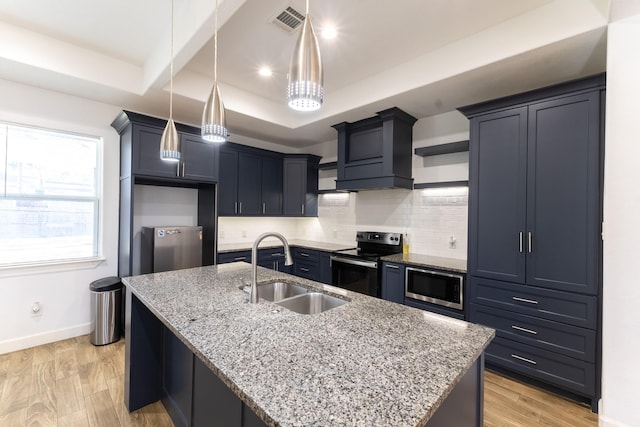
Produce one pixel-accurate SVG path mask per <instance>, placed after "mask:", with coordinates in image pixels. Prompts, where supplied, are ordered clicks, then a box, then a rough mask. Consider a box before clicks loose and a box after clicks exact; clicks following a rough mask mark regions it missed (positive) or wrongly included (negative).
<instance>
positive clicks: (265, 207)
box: [262, 203, 267, 215]
mask: <svg viewBox="0 0 640 427" xmlns="http://www.w3.org/2000/svg"><path fill="white" fill-rule="evenodd" d="M266 210H267V204H266V203H262V215H264V213H265V212H266Z"/></svg>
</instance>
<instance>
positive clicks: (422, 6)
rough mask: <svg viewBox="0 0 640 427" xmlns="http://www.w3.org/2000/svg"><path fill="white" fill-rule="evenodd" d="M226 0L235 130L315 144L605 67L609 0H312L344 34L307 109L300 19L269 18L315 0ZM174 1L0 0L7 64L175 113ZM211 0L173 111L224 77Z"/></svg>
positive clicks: (26, 77)
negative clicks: (317, 103) (295, 92)
mask: <svg viewBox="0 0 640 427" xmlns="http://www.w3.org/2000/svg"><path fill="white" fill-rule="evenodd" d="M616 1H618V0H616ZM620 1H621V2H622V3H624V2H625V1H626V0H620ZM219 3H220V5H219V18H218V27H219V33H218V47H219V51H218V74H219V80H220V90H221V95H222V98H223V100H224V102H225V105H226V108H227V120H228V125H229V129H230V132H231V134H232V136H231V139H232V140H233V135H234V134H235V135H238V134H241V135H244V136H248V137H254V138H259V139H263V140H266V141H271V142H275V143H279V144H283V145H288V146H292V147H304V146H307V145H311V144H315V143H319V142H324V141H328V140H332V139H335V131H334V130H333V129H332V128H331V125H332V124H335V123H339V122H342V121H355V120H359V119H362V118H365V117H369V116H371V115H373V114H375V112H377V111H380V110H383V109H386V108H389V107H392V106H398V107H400V108H402V109H404V110H405V111H407V112H409V113H410V114H413V115H414V116H416V117H418V118H423V117H427V116H431V115H435V114H439V113H443V112H448V111H452V110H454V109H455V108H456V107H459V106H463V105H467V104H470V103H475V102H480V101H484V100H488V99H491V98H495V97H498V96H504V95H508V94H512V93H517V92H521V91H524V90H529V89H533V88H536V87H541V86H546V85H549V84H553V83H559V82H561V81H565V80H569V79H574V78H578V77H582V76H586V75H590V74H594V73H597V72H602V71H604V70H605V68H606V26H607V22H608V19H609V10H610V4H609V3H610V0H518V1H513V0H482V1H478V0H386V1H382V0H322V1H320V0H313V1H311V2H310V8H311V10H310V13H311V19H312V22H313V25H314V27H315V29H316V32H317V33H320V31H321V29H322V28H323V27H324V26H325V25H326V24H327V23H329V22H332V23H334V24H335V25H336V27H337V29H338V37H337V38H336V39H334V40H324V39H320V49H321V54H322V59H323V62H324V73H325V104H324V105H323V107H322V108H321V109H320V110H319V111H316V112H312V113H299V112H295V111H293V110H290V109H288V108H287V107H286V100H285V91H286V74H287V71H288V66H289V60H290V56H291V53H292V51H293V46H294V44H295V41H296V38H297V36H298V31H295V32H293V33H287V32H285V31H283V30H281V29H280V28H278V27H277V26H275V25H274V24H273V23H271V21H272V19H273V18H274V17H275V16H276V15H277V14H278V13H279V12H280V11H281V10H283V9H284V8H286V7H287V6H289V5H291V6H293V7H294V8H296V9H297V10H299V11H304V7H305V6H304V1H303V0H290V1H288V0H219ZM170 10H171V2H170V0H110V1H109V2H90V1H86V0H56V1H55V2H52V1H25V0H2V1H1V2H0V78H3V79H7V80H14V81H17V82H21V83H26V84H30V85H34V86H38V87H43V88H48V89H52V90H56V91H60V92H65V93H70V94H74V95H78V96H82V97H86V98H90V99H94V100H98V101H101V102H106V103H111V104H114V105H117V106H119V107H122V108H125V109H131V110H134V111H139V112H142V113H146V114H150V115H155V116H160V117H166V116H167V115H168V102H169V101H168V82H169V63H170V54H169V46H170V31H169V29H170V22H171V21H170V19H171V15H170ZM214 10H215V2H214V1H212V0H175V17H174V22H175V31H174V46H175V47H174V53H175V54H174V57H175V60H174V68H175V73H174V74H175V77H174V90H175V93H176V97H175V98H174V102H175V104H174V115H175V117H176V119H177V120H178V121H182V122H186V123H191V124H194V125H199V122H200V117H201V111H202V107H203V103H204V101H205V99H206V97H207V96H208V93H209V91H210V89H211V84H212V81H213V38H212V37H213V33H214V23H213V16H214ZM262 65H269V66H271V67H272V68H273V70H274V75H273V76H272V77H271V78H270V79H264V78H262V77H260V76H258V74H257V69H258V68H259V67H260V66H262Z"/></svg>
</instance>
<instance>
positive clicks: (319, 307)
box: [258, 282, 348, 314]
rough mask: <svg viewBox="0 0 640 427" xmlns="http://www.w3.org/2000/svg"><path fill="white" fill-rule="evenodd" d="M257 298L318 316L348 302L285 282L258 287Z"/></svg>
mask: <svg viewBox="0 0 640 427" xmlns="http://www.w3.org/2000/svg"><path fill="white" fill-rule="evenodd" d="M258 298H262V299H263V300H266V301H271V302H275V303H276V304H278V305H280V306H282V307H284V308H286V309H288V310H291V311H295V312H296V313H300V314H318V313H322V312H324V311H327V310H331V309H332V308H336V307H340V306H341V305H344V304H346V303H347V302H348V301H346V300H343V299H341V298H336V297H334V296H331V295H327V294H323V293H320V292H314V291H312V290H310V289H307V288H305V287H302V286H298V285H294V284H293V283H287V282H272V283H267V284H264V285H258Z"/></svg>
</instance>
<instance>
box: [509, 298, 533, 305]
mask: <svg viewBox="0 0 640 427" xmlns="http://www.w3.org/2000/svg"><path fill="white" fill-rule="evenodd" d="M511 299H512V300H514V301H518V302H526V303H527V304H537V303H538V301H536V300H532V299H527V298H520V297H512V298H511Z"/></svg>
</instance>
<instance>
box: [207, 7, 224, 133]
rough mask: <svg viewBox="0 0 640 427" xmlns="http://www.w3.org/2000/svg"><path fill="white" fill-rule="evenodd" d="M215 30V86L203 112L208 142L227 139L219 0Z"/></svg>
mask: <svg viewBox="0 0 640 427" xmlns="http://www.w3.org/2000/svg"><path fill="white" fill-rule="evenodd" d="M214 21H215V22H214V25H215V32H214V34H213V44H214V49H215V50H214V54H213V88H211V93H210V94H209V99H207V103H206V104H205V105H204V111H203V112H202V129H201V132H202V139H204V140H205V141H208V142H225V141H226V140H227V133H228V132H227V119H226V117H225V113H224V103H223V102H222V98H220V92H219V90H218V0H216V10H215V18H214Z"/></svg>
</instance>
